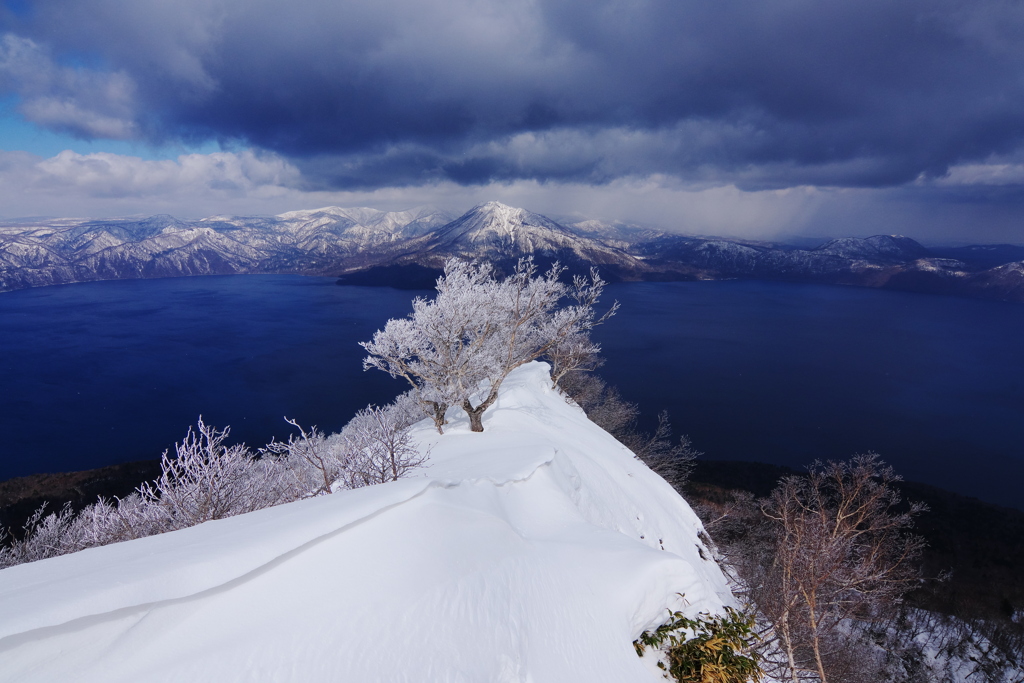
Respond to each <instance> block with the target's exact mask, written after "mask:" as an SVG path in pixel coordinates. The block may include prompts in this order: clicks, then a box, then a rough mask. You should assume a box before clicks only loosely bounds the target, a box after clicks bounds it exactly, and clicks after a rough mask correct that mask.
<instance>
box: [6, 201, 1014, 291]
mask: <svg viewBox="0 0 1024 683" xmlns="http://www.w3.org/2000/svg"><path fill="white" fill-rule="evenodd" d="M452 256H458V257H461V258H467V259H486V260H489V261H491V262H493V263H495V265H496V266H497V267H498V268H499V270H501V269H505V270H507V269H508V268H509V267H511V265H512V264H514V263H515V262H516V261H517V260H518V259H519V258H521V257H523V256H533V257H534V258H535V259H536V260H537V262H538V263H539V264H540V265H541V266H545V265H546V264H548V263H551V262H553V261H559V262H560V263H562V264H564V265H566V266H568V267H569V268H570V270H571V271H574V272H577V271H584V270H587V269H589V268H590V267H591V266H594V267H596V268H598V270H599V271H600V272H601V273H602V275H603V276H604V277H605V278H606V279H608V280H610V281H642V280H648V281H669V280H717V279H737V278H743V279H766V280H785V281H794V282H816V283H828V284H845V285H856V286H866V287H884V288H890V289H901V290H911V291H920V292H932V293H942V294H958V295H965V296H975V297H982V298H991V299H1000V300H1008V301H1024V247H1019V246H1014V245H973V246H967V247H957V248H945V249H939V248H926V247H924V246H923V245H921V244H919V243H918V242H915V241H914V240H912V239H910V238H908V237H902V236H898V235H876V236H874V237H867V238H853V237H848V238H841V239H834V240H830V241H827V242H825V243H823V244H821V245H819V246H817V247H814V248H798V247H796V246H792V245H787V244H781V243H772V242H760V241H752V240H741V239H729V238H721V237H694V236H686V235H680V234H674V233H669V232H662V231H658V230H651V229H643V228H637V227H631V226H626V225H621V224H611V223H603V222H601V221H595V220H583V221H579V220H566V221H562V222H559V221H556V220H553V219H551V218H549V217H546V216H542V215H540V214H536V213H532V212H530V211H527V210H525V209H519V208H514V207H510V206H506V205H504V204H501V203H499V202H488V203H486V204H482V205H480V206H476V207H474V208H472V209H470V210H469V211H468V212H466V213H465V214H463V215H461V216H457V217H456V216H453V215H451V214H448V213H446V212H444V211H441V210H438V209H434V208H430V207H424V208H418V209H412V210H409V211H399V212H386V211H378V210H375V209H366V208H355V209H342V208H338V207H327V208H322V209H315V210H305V211H291V212H288V213H283V214H280V215H277V216H257V217H251V216H246V217H239V216H212V217H209V218H203V219H201V220H194V221H182V220H178V219H176V218H174V217H172V216H167V215H157V216H150V217H147V218H121V219H103V220H97V219H72V218H65V219H45V220H44V219H40V220H30V221H19V222H8V223H0V291H7V290H13V289H21V288H25V287H35V286H42V285H52V284H66V283H72V282H88V281H94V280H115V279H131V278H155V277H176V276H185V275H212V274H234V273H298V274H305V275H328V276H337V277H339V278H340V282H342V283H347V284H375V285H391V286H404V287H429V286H431V285H432V283H433V280H434V278H435V277H436V276H437V274H438V273H439V272H440V269H441V267H442V265H443V263H444V261H445V260H446V259H447V258H450V257H452Z"/></svg>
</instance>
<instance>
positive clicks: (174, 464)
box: [0, 392, 427, 568]
mask: <svg viewBox="0 0 1024 683" xmlns="http://www.w3.org/2000/svg"><path fill="white" fill-rule="evenodd" d="M422 406H423V404H422V402H421V401H420V400H419V399H418V398H417V397H415V396H414V395H413V394H412V393H411V392H410V393H406V394H402V395H401V396H399V397H398V398H397V399H396V400H395V402H393V403H391V404H389V405H387V406H384V407H376V406H367V407H366V408H364V409H363V410H361V411H359V412H358V413H357V414H356V416H355V417H354V418H353V419H352V421H350V422H349V424H348V425H346V427H345V428H344V429H343V430H342V432H341V433H339V434H330V435H326V434H324V433H323V432H321V431H319V430H318V429H316V427H312V428H310V429H309V430H308V431H307V430H306V429H304V428H303V427H301V426H300V425H299V424H298V422H296V421H295V420H288V422H289V424H291V425H293V426H294V427H295V428H296V429H297V430H298V432H299V433H298V434H297V435H293V436H291V437H289V439H288V441H287V442H274V443H271V444H268V445H267V446H265V447H264V448H261V449H260V450H259V451H258V452H257V453H255V454H254V453H252V452H251V451H250V450H249V449H248V448H246V447H245V446H244V445H242V444H238V445H234V446H228V445H226V444H225V441H226V439H227V437H228V434H229V429H227V428H225V429H222V430H219V429H217V428H216V427H212V426H210V425H207V424H206V423H205V422H203V420H202V418H200V419H199V423H198V425H197V426H196V428H195V429H192V428H189V431H188V434H187V435H186V437H185V438H184V439H183V440H182V441H181V442H180V443H178V444H175V447H174V454H173V455H171V454H170V452H169V451H165V452H164V454H163V456H162V458H161V461H160V468H161V474H160V477H159V478H158V479H156V480H155V481H153V482H147V483H144V484H143V485H141V486H140V487H139V488H138V489H137V490H136V491H135V492H134V493H132V494H131V495H129V496H126V497H124V498H120V499H114V500H107V499H104V498H101V499H99V500H98V501H97V502H95V503H93V504H92V505H89V506H87V507H86V508H84V509H83V510H81V511H80V512H79V513H78V514H75V512H74V510H72V508H71V507H70V505H66V506H64V507H63V508H62V509H61V510H59V511H57V512H53V513H49V514H47V509H46V505H45V504H44V505H43V506H41V507H40V508H39V509H38V510H36V512H35V513H34V514H33V515H32V517H30V518H29V520H28V522H27V523H26V524H25V527H24V533H23V535H22V537H21V538H20V539H15V538H13V536H12V535H11V534H10V533H9V532H6V531H5V532H4V535H3V536H0V542H2V541H3V540H4V538H6V537H10V538H9V541H8V543H6V544H3V545H0V568H3V567H8V566H12V565H16V564H21V563H24V562H34V561H35V560H41V559H45V558H47V557H55V556H57V555H64V554H66V553H71V552H75V551H78V550H84V549H85V548H92V547H95V546H101V545H107V544H110V543H117V542H120V541H127V540H131V539H134V538H142V537H144V536H152V535H154V534H159V533H163V532H165V531H173V530H175V529H183V528H185V527H189V526H194V525H196V524H200V523H202V522H206V521H209V520H215V519H223V518H225V517H231V516H233V515H238V514H242V513H245V512H251V511H253V510H259V509H261V508H265V507H270V506H273V505H279V504H281V503H287V502H290V501H293V500H298V499H301V498H306V497H310V496H316V495H322V494H326V493H330V492H331V491H332V490H334V489H337V488H342V489H349V488H358V487H361V486H368V485H371V484H379V483H383V482H386V481H394V480H396V479H399V478H400V477H402V476H405V475H406V474H408V473H409V472H410V471H411V470H413V469H415V468H416V467H419V466H420V465H422V464H423V463H424V462H425V461H426V459H427V454H421V453H420V452H419V450H418V449H417V448H416V447H415V445H414V443H413V440H412V437H411V436H410V434H409V429H410V427H411V426H412V425H413V424H414V423H416V422H418V421H419V420H421V419H423V418H424V416H425V415H424V412H423V407H422Z"/></svg>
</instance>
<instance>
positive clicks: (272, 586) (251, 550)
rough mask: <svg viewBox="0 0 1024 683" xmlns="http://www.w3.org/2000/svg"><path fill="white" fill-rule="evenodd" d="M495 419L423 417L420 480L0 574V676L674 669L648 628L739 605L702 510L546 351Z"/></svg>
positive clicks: (419, 675)
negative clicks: (600, 413) (565, 383)
mask: <svg viewBox="0 0 1024 683" xmlns="http://www.w3.org/2000/svg"><path fill="white" fill-rule="evenodd" d="M484 422H485V424H486V431H485V432H483V433H473V432H470V430H469V423H468V420H467V419H466V418H465V416H464V414H462V413H459V412H458V411H454V412H453V416H452V423H451V424H450V425H449V426H448V427H447V428H446V430H445V434H444V435H439V434H438V433H437V432H436V430H434V428H433V426H432V425H431V424H430V423H429V421H426V422H424V423H421V424H420V425H419V426H417V427H415V428H414V431H413V437H414V439H415V441H416V444H417V447H418V449H419V450H420V452H422V453H425V454H429V464H428V467H427V468H426V469H425V470H424V471H423V473H422V474H421V475H420V476H413V477H410V478H406V479H400V480H398V481H394V482H389V483H386V484H380V485H377V486H369V487H365V488H360V489H354V490H348V491H338V492H336V493H334V494H333V495H327V496H320V497H315V498H310V499H306V500H302V501H298V502H295V503H289V504H286V505H280V506H278V507H273V508H267V509H264V510H260V511H257V512H252V513H249V514H244V515H238V516H236V517H230V518H227V519H222V520H216V521H211V522H206V523H204V524H200V525H198V526H194V527H191V528H187V529H181V530H179V531H172V532H169V533H164V534H160V535H157V536H150V537H147V538H141V539H137V540H132V541H126V542H123V543H116V544H113V545H108V546H103V547H98V548H91V549H89V550H84V551H81V552H78V553H74V554H71V555H64V556H61V557H53V558H50V559H45V560H40V561H38V562H33V563H29V564H22V565H18V566H15V567H10V568H8V569H4V570H2V571H0V681H3V682H7V681H11V682H13V681H22V682H24V683H28V682H30V681H39V682H43V681H45V682H47V683H51V682H53V681H76V682H79V683H87V682H90V681H96V682H99V681H102V682H103V683H112V682H122V681H123V682H125V683H127V682H131V683H135V682H136V681H148V682H152V683H155V682H158V681H166V682H168V683H170V682H174V683H178V682H180V681H190V682H191V683H205V682H211V683H212V682H216V683H224V682H225V681H246V682H249V683H251V682H259V681H266V682H267V683H288V682H292V681H294V682H295V683H319V682H321V681H322V682H326V681H353V682H360V683H361V682H367V681H416V682H424V683H425V682H428V681H467V682H468V681H473V682H475V681H480V682H483V681H591V682H593V683H600V682H603V681H607V682H608V683H613V682H614V683H621V682H622V681H650V682H651V683H654V682H655V681H660V680H663V678H662V672H661V671H660V670H658V669H657V668H655V667H654V666H652V661H651V660H652V659H653V658H650V657H645V658H644V659H640V658H639V657H637V655H636V652H635V651H634V649H633V645H632V641H633V639H635V638H637V637H638V636H639V635H640V633H641V632H643V631H644V630H647V629H651V628H653V627H655V626H657V625H659V624H661V623H663V622H664V621H665V619H666V615H667V612H666V609H667V608H669V607H671V608H672V609H683V610H685V611H686V613H687V614H688V615H690V616H696V615H697V614H699V613H700V612H702V611H703V612H721V611H722V607H723V605H726V604H734V598H733V597H732V595H731V593H730V592H729V587H728V584H727V582H726V579H725V576H724V575H723V573H722V571H721V569H720V568H719V566H718V565H717V564H716V563H715V562H714V560H713V559H712V553H711V551H710V550H709V549H708V547H707V546H706V545H705V541H703V540H702V538H707V537H706V536H704V535H703V534H702V533H701V532H702V529H703V527H702V525H701V523H700V521H699V520H698V519H697V517H696V515H694V513H693V511H692V510H691V509H690V507H689V506H688V505H687V504H686V502H685V501H684V500H683V499H682V498H680V497H679V495H678V494H677V493H676V492H675V491H674V490H673V489H672V487H671V486H669V485H668V484H667V483H666V482H665V481H664V480H663V479H661V478H660V477H659V476H658V475H656V474H655V473H654V472H652V471H651V470H650V469H648V468H647V467H646V466H645V465H644V464H643V463H642V462H640V461H639V460H637V459H636V458H635V457H634V455H633V454H632V453H631V452H630V451H628V450H627V449H626V448H625V447H624V446H622V445H621V444H620V443H619V442H618V441H616V440H615V439H614V437H612V436H611V435H609V434H608V433H607V432H605V431H604V430H602V429H601V428H600V427H598V426H597V425H595V424H594V423H592V422H590V421H589V420H588V419H587V417H586V415H585V414H584V413H583V411H582V410H580V409H579V408H578V407H576V406H573V405H569V404H568V403H567V402H566V401H565V398H564V396H562V395H561V394H560V393H559V392H557V391H555V390H553V389H552V388H551V379H550V374H549V371H548V366H547V365H545V364H542V363H532V364H530V365H526V366H523V367H521V368H519V369H517V370H516V371H514V372H513V374H511V375H509V377H508V379H507V380H506V381H505V383H504V384H503V385H502V389H501V395H500V397H499V399H498V402H497V403H496V404H495V405H494V407H493V408H492V409H491V410H490V411H488V413H487V415H486V416H485V418H484ZM681 596H685V598H683V597H681Z"/></svg>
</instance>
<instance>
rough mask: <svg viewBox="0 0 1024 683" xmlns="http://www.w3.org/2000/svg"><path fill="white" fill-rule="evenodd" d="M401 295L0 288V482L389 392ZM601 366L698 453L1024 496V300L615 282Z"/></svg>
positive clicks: (360, 402)
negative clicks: (372, 344)
mask: <svg viewBox="0 0 1024 683" xmlns="http://www.w3.org/2000/svg"><path fill="white" fill-rule="evenodd" d="M415 294H416V292H408V291H397V290H392V289H387V288H363V287H339V286H337V285H335V284H334V280H333V279H330V278H304V277H298V276H223V277H202V278H175V279H165V280H143V281H120V282H99V283H88V284H77V285H68V286H61V287H46V288H40V289H30V290H22V291H17V292H8V293H4V294H2V295H0V372H2V377H0V382H2V384H0V387H2V390H0V433H2V434H3V440H2V442H0V479H3V478H7V477H12V476H19V475H24V474H30V473H34V472H46V471H62V470H71V469H85V468H91V467H98V466H102V465H107V464H112V463H115V462H124V461H128V460H137V459H144V458H154V457H158V456H159V455H160V453H161V452H162V451H163V450H164V449H165V448H167V447H170V446H172V445H173V443H174V442H175V441H176V440H179V439H180V438H181V437H182V436H183V435H184V434H185V431H186V429H187V428H188V426H189V425H190V424H194V423H195V420H196V418H197V417H198V416H199V415H200V414H202V415H203V418H204V419H205V420H206V421H207V422H208V423H212V424H215V425H218V426H224V425H231V428H232V436H233V437H235V438H237V439H238V440H241V441H245V442H246V443H249V444H250V445H254V446H259V445H262V444H264V443H266V442H267V441H268V440H270V438H271V437H274V436H276V437H278V438H286V437H287V435H288V433H289V429H290V428H289V427H288V425H286V424H285V423H284V420H283V416H286V415H287V416H288V417H294V418H296V419H298V420H299V421H300V422H301V423H302V424H304V425H308V424H317V425H319V426H320V427H321V428H324V429H327V430H337V429H340V428H341V426H343V425H344V424H345V422H347V421H348V419H349V418H350V417H351V415H352V414H353V413H354V412H355V411H356V410H357V409H359V408H361V407H363V406H365V405H366V404H367V403H370V402H374V403H383V402H387V401H388V400H390V399H391V398H392V397H393V396H394V395H395V394H397V393H398V392H399V391H402V390H404V388H403V386H402V385H401V384H400V383H399V382H397V381H395V380H392V379H390V378H389V377H387V376H386V375H384V374H383V373H380V372H377V371H373V372H363V370H362V367H361V359H362V357H363V352H362V349H361V348H359V347H358V346H357V342H359V341H364V340H367V339H369V338H370V337H371V336H372V334H373V332H374V330H376V329H378V328H379V327H382V326H383V324H384V322H385V321H386V320H387V319H388V318H390V317H397V316H401V315H405V314H406V313H408V312H409V310H411V306H410V300H411V298H412V297H413V296H414V295H415ZM607 297H608V299H609V300H610V299H611V298H616V299H618V300H619V301H620V302H621V303H622V311H621V313H620V314H619V315H618V316H616V317H615V318H613V319H612V320H611V321H609V323H608V324H606V325H605V326H604V327H603V328H600V329H599V331H598V333H597V334H596V335H595V336H596V337H597V338H598V339H599V341H601V343H602V344H603V346H604V350H605V355H606V357H607V358H608V362H607V364H606V365H605V367H604V368H602V369H601V371H600V374H601V375H602V376H604V377H605V378H606V379H607V380H608V381H609V382H610V383H612V384H615V385H617V386H618V387H619V388H620V389H621V391H622V393H623V395H624V396H626V398H628V399H630V400H633V401H636V402H638V403H639V404H640V405H641V408H642V409H643V411H644V416H645V419H646V420H648V421H649V422H650V421H653V419H654V416H655V415H656V414H657V412H658V411H660V410H662V409H667V410H668V411H669V412H670V414H671V417H672V422H673V425H674V426H675V427H676V428H677V431H679V432H684V433H686V434H688V435H689V436H690V437H691V439H692V440H693V443H694V445H695V446H696V447H697V448H698V449H699V450H701V451H703V452H704V453H705V454H706V457H708V458H713V459H737V460H760V461H763V462H773V463H779V464H786V465H790V466H794V467H800V466H803V465H805V464H807V463H808V462H810V461H811V460H813V459H815V458H842V457H846V456H849V455H851V454H853V453H856V452H864V451H868V450H874V451H877V452H879V453H881V454H882V456H883V457H884V458H885V459H886V460H887V461H888V462H890V463H891V464H893V465H894V466H895V467H896V468H897V470H898V471H899V472H900V473H901V474H903V475H904V476H905V477H906V478H908V479H914V480H918V481H924V482H927V483H931V484H934V485H937V486H942V487H944V488H948V489H951V490H954V491H958V492H961V493H965V494H968V495H974V496H977V497H979V498H982V499H984V500H989V501H992V502H997V503H1001V504H1004V505H1012V506H1015V507H1020V508H1024V494H1022V493H1021V490H1020V488H1021V484H1022V482H1024V345H1022V343H1021V340H1022V339H1024V306H1020V305H1016V304H1000V303H993V302H984V301H974V300H969V299H957V298H952V297H938V296H927V295H917V294H906V293H897V292H883V291H877V290H867V289H853V288H843V287H827V286H814V285H792V284H779V283H760V282H700V283H645V284H628V285H615V286H612V287H609V290H608V295H607Z"/></svg>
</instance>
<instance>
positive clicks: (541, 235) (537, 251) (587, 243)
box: [400, 202, 646, 274]
mask: <svg viewBox="0 0 1024 683" xmlns="http://www.w3.org/2000/svg"><path fill="white" fill-rule="evenodd" d="M452 256H458V257H461V258H469V259H474V258H486V259H488V260H491V261H494V262H498V263H510V262H514V261H515V260H517V259H519V258H521V257H523V256H534V257H537V258H538V260H541V261H555V260H557V261H560V262H562V263H563V264H565V265H569V266H570V267H572V266H585V267H589V266H591V265H596V266H603V267H604V268H605V269H606V270H613V271H616V272H621V273H630V274H633V273H641V272H644V270H645V269H646V267H645V266H644V264H643V262H642V261H641V260H640V259H638V258H636V257H635V256H632V255H630V254H628V253H626V252H625V251H624V250H622V249H619V248H616V247H613V246H609V245H607V244H605V243H604V242H602V241H600V240H598V239H594V238H591V237H585V236H582V235H580V234H579V233H577V232H575V231H573V230H571V229H569V228H568V227H566V226H564V225H561V224H559V223H556V222H555V221H553V220H551V219H550V218H547V217H545V216H541V215H540V214H536V213H532V212H530V211H527V210H525V209H518V208H514V207H511V206H506V205H505V204H501V203H500V202H488V203H486V204H481V205H479V206H475V207H473V208H472V209H470V210H469V211H467V212H466V213H465V214H463V215H462V216H460V217H458V218H456V219H455V220H454V221H452V222H451V223H448V224H447V225H444V226H442V227H441V228H439V229H438V230H435V231H433V232H432V233H430V234H428V235H427V236H425V238H424V239H423V240H421V241H420V242H419V243H418V244H416V245H415V249H414V250H412V251H411V252H410V253H409V254H408V255H406V256H405V258H404V259H402V260H401V261H400V262H401V263H417V264H420V265H423V266H430V267H435V268H438V267H440V266H441V265H442V264H443V263H444V261H445V259H447V258H449V257H452Z"/></svg>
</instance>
